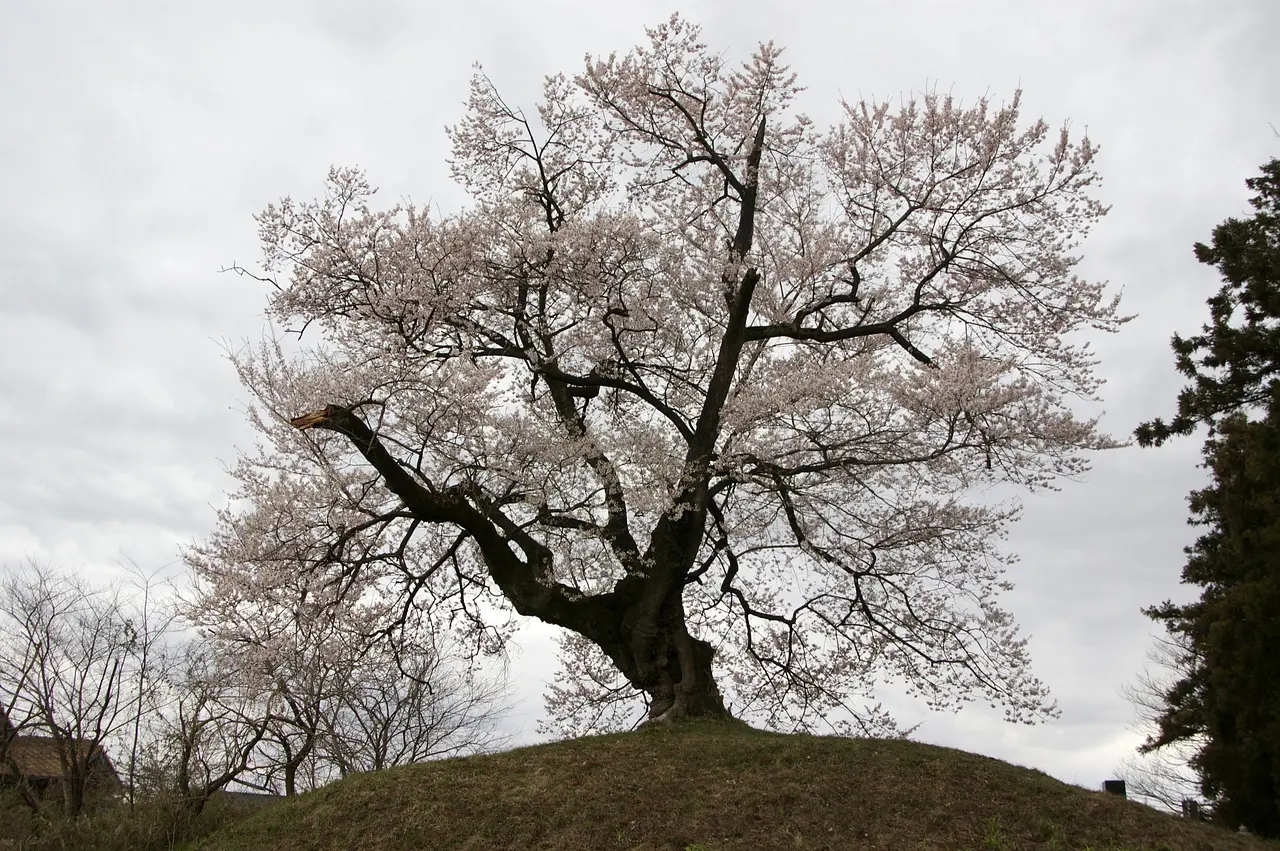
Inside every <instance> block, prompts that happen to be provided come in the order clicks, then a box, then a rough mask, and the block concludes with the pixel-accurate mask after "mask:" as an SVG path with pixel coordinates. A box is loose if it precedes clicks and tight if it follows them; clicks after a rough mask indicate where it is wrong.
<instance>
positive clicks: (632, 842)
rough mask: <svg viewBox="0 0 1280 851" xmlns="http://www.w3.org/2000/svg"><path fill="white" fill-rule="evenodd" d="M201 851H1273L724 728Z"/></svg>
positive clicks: (341, 811) (331, 797)
mask: <svg viewBox="0 0 1280 851" xmlns="http://www.w3.org/2000/svg"><path fill="white" fill-rule="evenodd" d="M191 848H192V849H198V851H249V849H254V851H259V849H263V850H264V851H265V849H281V851H339V849H342V851H346V849H361V851H409V849H414V851H418V849H421V851H445V849H449V851H490V849H493V851H498V849H512V851H516V850H517V849H518V851H534V849H547V851H611V850H612V849H616V851H731V849H741V851H771V849H779V851H781V849H788V851H804V849H809V851H815V849H832V851H835V849H840V851H845V850H846V849H864V848H865V849H873V848H877V849H921V851H926V850H927V851H933V849H937V851H943V849H945V851H964V849H973V851H986V850H987V849H989V850H990V851H996V849H1005V850H1006V851H1013V849H1046V851H1047V849H1062V851H1066V849H1071V851H1083V849H1091V851H1102V849H1115V851H1119V849H1124V851H1158V850H1159V851H1268V849H1269V851H1280V843H1276V842H1265V841H1262V840H1260V839H1257V838H1256V837H1250V836H1245V835H1241V834H1236V833H1231V832H1228V831H1226V830H1224V829H1222V828H1219V827H1214V826H1212V825H1208V824H1203V823H1196V822H1190V821H1187V820H1185V819H1181V818H1178V817H1176V816H1172V815H1166V814H1163V813H1159V812H1157V811H1155V810H1153V809H1150V808H1148V807H1145V806H1143V805H1141V804H1138V803H1135V802H1133V801H1126V800H1124V799H1121V798H1119V797H1117V796H1114V795H1107V794H1104V793H1102V792H1090V791H1087V790H1085V789H1081V788H1079V787H1076V786H1071V785H1068V784H1066V783H1062V782H1060V781H1058V780H1055V779H1053V778H1052V777H1049V776H1048V775H1046V774H1044V773H1042V772H1039V771H1033V770H1031V769H1027V768H1021V767H1019V766H1015V765H1010V764H1009V763H1006V762H1001V761H999V760H996V759H990V758H988V757H983V756H978V755H976V754H971V753H967V752H965V751H959V750H952V749H950V748H942V747H936V746H933V745H925V744H920V743H917V742H909V741H885V740H875V739H843V738H834V737H818V736H807V735H783V734H777V733H769V732H765V731H761V730H756V729H753V728H750V727H748V726H746V725H744V724H738V723H731V722H723V721H716V722H712V721H696V722H685V723H681V724H677V725H675V726H672V727H658V728H642V729H640V730H638V731H636V732H631V733H619V734H613V735H607V736H593V737H587V738H582V739H571V740H566V741H560V742H552V743H549V744H543V745H535V746H533V747H526V748H520V749H517V750H512V751H506V752H503V753H497V754H486V755H480V756H469V757H459V758H454V759H447V760H441V761H437V762H428V763H423V764H420V765H412V766H406V767H403V768H396V769H392V770H389V771H381V772H376V773H372V774H364V775H355V776H352V777H348V778H346V779H345V780H342V781H340V782H337V783H334V784H332V785H330V786H326V787H325V788H323V789H319V790H317V791H315V792H312V793H309V794H306V795H302V796H300V797H298V798H294V799H291V800H288V801H285V802H283V803H280V804H276V805H273V806H271V807H268V808H265V809H263V810H261V811H260V812H257V813H255V814H254V815H252V816H250V817H248V818H246V819H244V820H242V821H239V822H237V823H234V824H232V825H229V826H228V827H226V828H224V829H222V830H220V831H218V832H217V833H214V834H212V835H211V836H208V837H205V838H204V839H202V840H200V841H199V842H197V843H196V844H194V845H193V846H191Z"/></svg>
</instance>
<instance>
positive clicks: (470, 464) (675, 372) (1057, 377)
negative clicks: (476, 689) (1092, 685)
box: [188, 17, 1129, 734]
mask: <svg viewBox="0 0 1280 851" xmlns="http://www.w3.org/2000/svg"><path fill="white" fill-rule="evenodd" d="M648 35H649V43H648V45H647V46H642V47H638V48H636V49H634V50H632V51H630V52H629V53H628V54H627V55H625V56H622V57H619V56H617V55H616V54H611V55H610V56H609V57H608V58H605V59H601V58H592V57H588V58H587V62H586V67H585V69H584V70H583V72H582V73H581V74H579V75H577V76H576V77H574V78H572V79H569V78H566V77H565V76H563V75H557V76H551V77H548V78H547V79H546V81H545V83H544V86H543V96H542V102H541V104H540V105H539V106H538V108H537V111H536V115H529V114H526V113H525V112H523V111H522V110H520V109H517V108H515V107H513V106H511V105H509V104H508V103H507V102H506V101H505V100H503V98H502V97H501V96H500V95H499V93H498V91H497V90H496V88H495V86H494V85H493V84H492V83H491V82H490V80H489V79H488V78H487V77H486V76H485V75H484V74H483V73H482V72H480V71H477V74H476V76H475V77H474V79H473V81H472V84H471V93H470V100H469V103H468V107H467V111H466V113H465V115H464V117H463V118H462V120H461V121H460V123H458V124H457V125H456V126H454V127H452V128H451V129H450V130H449V137H450V139H451V141H452V144H453V156H452V160H451V166H452V170H453V175H454V177H455V178H456V179H457V180H459V181H460V182H461V184H462V185H463V186H464V187H465V188H466V189H467V190H468V192H469V193H470V195H471V196H472V198H473V201H474V203H473V204H472V205H471V206H470V207H469V208H468V209H465V210H464V211H462V212H459V213H456V214H453V215H447V216H445V215H433V214H432V213H431V211H430V210H429V209H427V208H421V207H415V206H413V205H412V204H403V205H398V206H395V207H393V208H391V209H386V210H376V209H374V208H373V207H371V200H370V199H371V196H372V195H373V194H374V191H375V190H373V189H372V188H371V187H370V184H369V183H368V182H367V180H366V178H365V177H364V176H363V174H362V173H360V172H358V171H355V170H345V169H335V170H333V171H331V173H330V175H329V182H328V189H327V193H326V195H325V197H324V198H323V199H320V200H317V201H313V202H305V203H302V202H296V201H294V200H292V199H290V198H285V199H283V200H282V201H281V202H280V203H278V204H274V205H271V206H269V207H267V208H266V210H265V211H264V212H263V213H262V214H261V215H260V216H259V217H258V219H257V221H258V223H259V226H260V234H261V238H262V241H263V244H264V248H265V264H264V268H265V271H264V272H262V273H261V274H258V273H250V272H248V271H247V270H244V269H239V267H237V268H238V269H239V271H241V272H244V273H246V274H254V276H255V277H259V278H262V279H263V280H265V281H269V282H270V283H271V284H272V285H273V286H274V288H275V290H274V292H273V293H272V294H271V297H270V315H271V316H272V317H273V319H275V320H278V321H281V322H283V323H285V325H286V327H287V328H289V329H290V330H293V331H296V332H297V333H298V334H299V336H300V337H301V336H303V334H304V332H306V331H311V332H312V333H313V334H314V333H315V332H318V336H319V339H318V341H317V342H316V343H315V344H314V345H310V346H309V347H303V346H302V344H301V343H299V344H298V348H297V350H286V346H285V342H286V341H282V340H280V339H278V338H277V339H271V340H268V341H266V342H264V343H263V344H262V345H261V346H259V347H246V348H245V349H244V350H242V351H239V352H233V353H232V355H231V357H232V360H233V361H234V363H235V365H236V367H237V369H238V371H239V375H240V378H241V380H242V381H243V383H244V384H245V386H246V387H248V388H249V390H250V391H251V392H252V393H253V396H254V397H255V399H256V404H255V405H254V406H253V407H252V410H251V412H250V416H251V419H252V422H253V424H254V425H255V426H256V428H257V429H258V430H259V432H260V433H261V435H262V437H263V442H262V443H261V445H260V446H259V447H258V448H257V450H255V451H254V452H253V453H248V454H245V455H244V456H243V457H242V458H241V460H240V463H239V465H238V467H237V469H236V471H235V474H236V475H237V477H238V479H239V481H240V483H241V487H240V489H239V491H238V492H237V493H236V494H235V497H236V500H237V501H238V502H237V503H236V504H233V506H232V507H230V508H228V509H227V511H226V512H224V513H223V515H222V518H221V522H220V525H219V528H218V529H217V531H216V532H215V533H214V534H213V535H212V537H211V538H210V539H209V540H208V541H207V542H205V543H203V544H201V545H199V546H196V547H193V548H192V549H191V551H190V552H189V554H188V557H189V561H190V563H191V564H192V565H193V566H194V567H195V569H196V570H197V571H198V572H199V573H200V574H201V575H202V576H203V577H204V578H205V579H206V580H207V581H209V582H210V583H211V585H212V586H213V587H217V586H218V585H219V583H220V582H225V580H224V579H223V577H224V576H233V575H239V574H240V572H241V571H242V570H243V569H244V567H245V566H251V567H252V575H253V580H252V581H253V582H255V583H258V584H261V585H266V586H270V585H272V584H274V583H283V582H287V581H288V577H289V576H290V575H291V574H294V573H297V572H298V571H300V570H301V571H305V572H306V573H307V574H308V575H310V576H314V577H320V578H322V579H323V583H322V584H324V587H326V588H331V589H332V593H331V594H330V598H331V602H332V604H333V605H346V604H349V603H351V602H352V601H358V600H366V599H377V600H381V601H384V602H394V604H395V605H394V606H388V611H387V614H388V617H389V618H390V621H389V624H394V621H395V619H396V617H397V612H405V611H409V610H410V609H415V608H427V609H431V610H433V611H436V612H438V613H439V618H440V621H441V623H443V617H444V615H445V614H447V615H448V616H449V618H450V619H451V621H455V622H454V623H453V626H452V628H453V629H454V630H456V631H459V632H461V633H464V634H466V635H468V636H471V637H472V638H474V640H475V641H476V645H475V646H476V648H477V649H478V650H487V651H490V652H492V651H496V650H497V649H500V648H501V646H502V645H503V643H504V642H505V641H506V640H507V639H508V638H509V637H510V634H511V631H512V630H513V629H514V628H515V625H516V624H518V621H517V620H516V619H515V618H513V617H511V616H510V612H511V610H514V613H515V614H517V615H521V616H525V617H533V618H538V619H540V620H541V621H544V622H546V623H549V624H553V625H555V626H558V627H561V628H563V630H565V633H564V634H565V635H566V636H568V637H567V638H566V649H567V650H568V651H569V652H567V653H566V655H565V657H564V661H565V665H566V670H565V672H564V677H563V679H562V682H561V683H560V684H558V685H557V688H558V689H559V691H557V692H553V694H552V697H551V703H550V706H551V709H552V714H553V715H555V714H556V713H560V715H561V720H566V719H568V718H569V717H570V716H573V717H575V718H582V717H586V714H589V713H593V712H595V713H596V714H597V715H598V716H599V720H598V722H593V723H597V726H600V725H604V726H607V725H608V724H611V723H615V722H613V721H610V720H608V719H607V718H606V717H605V715H604V714H601V713H600V712H599V710H600V708H601V707H602V706H605V705H606V704H608V703H609V702H610V701H615V702H616V701H618V700H625V701H627V702H629V704H630V706H632V707H638V704H639V702H640V701H639V700H637V696H639V697H641V698H642V699H643V702H644V703H645V705H646V706H647V712H646V715H647V717H648V718H649V719H650V720H652V721H670V720H673V719H677V718H681V717H686V716H724V715H727V714H729V713H728V710H727V706H726V699H725V695H726V693H727V694H728V696H729V697H730V698H732V700H731V701H730V703H731V704H732V705H734V706H735V710H734V712H735V713H736V714H738V715H743V714H745V713H762V714H763V715H764V716H765V723H766V724H768V725H770V726H775V727H776V726H780V725H784V724H790V725H791V726H793V727H796V728H804V727H805V726H806V725H808V724H810V723H811V722H812V721H813V720H815V719H817V718H819V717H822V716H824V715H825V714H826V713H828V712H830V711H832V710H834V709H837V708H839V707H844V708H845V709H846V710H848V711H849V712H850V713H851V714H852V716H853V718H854V720H855V723H856V724H859V725H861V726H860V729H861V730H862V731H864V732H869V733H880V734H892V733H893V732H894V731H895V727H894V725H893V722H892V719H890V718H888V717H887V715H885V713H883V711H881V710H880V709H879V708H878V707H872V708H870V709H868V708H866V707H865V706H864V705H863V703H864V702H870V701H869V698H870V697H871V696H872V695H873V688H874V686H875V684H876V678H877V677H878V676H882V675H889V676H892V677H896V678H898V679H900V680H902V681H904V682H905V683H907V684H908V685H909V686H910V688H911V689H912V690H913V692H914V693H917V694H922V695H923V696H924V697H925V698H926V699H927V700H928V702H929V703H930V704H931V705H932V706H934V707H936V708H948V707H958V706H959V705H960V704H963V703H965V702H968V701H972V700H975V699H983V700H986V701H988V702H990V703H992V704H993V705H996V704H999V705H1002V706H1003V707H1005V710H1006V714H1007V717H1008V718H1009V719H1010V720H1013V721H1021V722H1027V723H1032V722H1034V721H1036V720H1037V719H1043V718H1046V717H1051V716H1053V715H1054V714H1055V713H1056V707H1055V705H1054V704H1053V702H1052V701H1051V700H1050V698H1049V696H1048V694H1047V691H1046V689H1045V688H1044V687H1043V686H1042V684H1041V683H1040V682H1039V681H1038V680H1036V679H1035V678H1034V677H1033V676H1032V674H1031V673H1030V670H1029V659H1028V654H1027V651H1026V639H1025V638H1023V637H1020V636H1019V634H1018V631H1017V628H1016V626H1015V624H1014V623H1013V620H1012V618H1011V616H1010V615H1009V614H1008V613H1007V612H1005V611H1004V610H1002V609H1001V608H1000V607H999V606H998V603H997V596H998V592H999V591H1000V590H1003V589H1008V588H1009V587H1010V586H1009V585H1008V584H1007V583H1005V582H1003V581H1002V579H1001V577H1002V574H1003V569H1004V566H1005V565H1007V564H1008V563H1010V562H1011V561H1012V560H1013V556H1012V555H1010V554H1007V553H1003V552H1002V551H1001V550H1000V548H999V546H998V545H999V541H1000V539H1001V538H1002V536H1003V535H1004V532H1005V529H1006V527H1007V524H1008V523H1009V522H1010V521H1012V520H1013V519H1014V518H1015V517H1016V514H1017V511H1018V508H1017V506H1016V505H1008V504H1005V505H997V506H986V505H980V504H973V503H972V502H970V501H968V500H966V499H965V497H966V496H968V495H969V494H971V493H972V492H973V490H974V489H976V488H977V487H979V486H983V485H986V484H990V483H995V482H1009V483H1016V484H1018V485H1022V486H1025V487H1027V488H1030V489H1036V488H1042V487H1048V488H1052V487H1053V484H1052V483H1053V481H1054V480H1055V479H1056V478H1057V477H1060V476H1072V475H1075V474H1079V473H1081V472H1082V471H1084V470H1086V469H1087V462H1086V460H1085V458H1084V457H1083V454H1084V452H1086V451H1087V450H1097V449H1106V448H1111V447H1115V446H1118V445H1121V444H1118V443H1116V442H1115V441H1113V440H1111V439H1110V438H1108V437H1106V436H1104V435H1101V434H1100V433H1099V432H1098V431H1097V428H1096V425H1097V420H1096V419H1089V420H1082V419H1079V418H1077V416H1076V415H1075V414H1074V413H1073V412H1072V410H1071V409H1070V408H1069V407H1068V402H1069V401H1070V400H1071V399H1072V398H1073V397H1074V398H1076V399H1083V400H1094V399H1096V391H1097V389H1098V387H1099V385H1100V384H1101V382H1100V380H1099V379H1097V378H1096V377H1095V376H1094V374H1093V367H1094V366H1095V364H1096V361H1095V360H1094V359H1093V358H1092V356H1091V354H1090V352H1089V349H1088V346H1087V344H1078V343H1077V342H1068V340H1067V338H1068V336H1069V335H1071V334H1072V333H1073V332H1077V331H1082V330H1085V329H1086V328H1088V329H1094V330H1097V331H1106V332H1111V331H1116V330H1118V328H1119V326H1120V325H1121V324H1122V323H1124V322H1125V321H1127V319H1128V318H1129V317H1124V316H1120V315H1119V314H1118V313H1117V309H1118V302H1119V298H1118V296H1114V297H1108V296H1106V295H1105V294H1104V286H1103V285H1102V284H1100V283H1093V282H1089V281H1085V280H1081V279H1080V278H1079V277H1077V276H1076V275H1074V274H1073V267H1074V266H1075V264H1076V262H1077V259H1078V258H1077V257H1076V256H1074V255H1073V254H1072V253H1071V252H1072V251H1073V249H1074V248H1075V247H1076V246H1077V245H1078V244H1079V242H1080V240H1081V239H1082V238H1083V237H1084V236H1085V234H1086V233H1087V232H1088V230H1089V228H1090V226H1091V225H1092V224H1093V223H1094V222H1095V221H1096V220H1097V219H1098V218H1099V217H1100V216H1102V215H1103V214H1104V213H1105V212H1106V210H1105V208H1104V207H1103V206H1102V205H1101V204H1100V203H1099V202H1098V201H1097V200H1095V199H1094V198H1093V197H1091V194H1090V193H1091V190H1092V188H1093V187H1094V186H1095V184H1096V183H1097V176H1096V174H1095V172H1094V170H1093V160H1094V155H1095V151H1096V147H1095V146H1093V145H1091V144H1090V142H1089V140H1088V139H1087V138H1085V139H1081V140H1079V141H1076V142H1072V141H1071V139H1070V138H1069V133H1068V130H1067V128H1065V127H1064V128H1063V130H1062V132H1061V133H1060V134H1059V135H1058V136H1057V137H1056V138H1053V139H1049V138H1048V135H1049V132H1048V127H1047V125H1046V124H1045V123H1044V122H1043V121H1037V122H1035V123H1033V124H1031V125H1030V126H1029V127H1025V128H1020V127H1019V102H1020V98H1019V96H1018V95H1015V97H1014V98H1013V100H1012V102H1011V103H1009V104H1007V105H1004V106H1000V107H999V108H996V107H995V106H992V104H991V103H990V102H989V101H988V100H987V99H985V98H984V99H982V100H979V101H978V102H977V103H976V104H975V105H973V106H970V107H963V106H961V105H960V104H959V103H957V102H955V101H954V100H953V99H952V98H951V97H949V96H941V95H938V94H936V93H926V94H924V95H923V96H921V97H920V98H919V99H911V100H907V101H906V102H904V103H901V104H900V105H899V106H898V107H897V108H894V107H893V106H892V105H891V104H890V103H889V102H860V103H847V102H842V103H841V107H842V115H841V118H840V120H839V122H838V123H837V124H836V125H835V126H834V127H832V128H830V129H829V130H827V131H825V132H822V131H819V130H817V129H815V127H814V125H813V123H812V122H811V121H810V120H809V119H808V118H806V117H805V116H803V115H800V114H798V113H797V111H796V108H795V98H796V96H797V95H798V93H799V92H800V91H801V89H800V87H799V86H798V85H797V84H796V77H795V75H793V74H792V73H790V72H789V70H788V68H787V67H786V66H785V65H784V64H783V63H782V51H781V50H780V49H779V48H777V47H775V46H774V45H773V44H772V43H768V44H762V45H760V46H759V48H758V49H757V50H756V51H755V53H754V54H753V55H752V56H751V58H750V59H749V60H748V61H746V62H745V63H744V64H743V65H741V66H740V67H736V68H735V67H731V66H730V65H728V64H727V63H726V61H725V60H724V59H723V58H722V57H721V55H720V54H718V53H715V52H712V51H710V50H709V49H708V48H707V47H706V46H705V45H704V44H703V43H701V42H700V40H699V29H698V28H697V27H695V26H692V25H690V24H689V23H687V22H685V21H683V20H681V19H680V18H678V17H672V18H671V20H670V21H669V22H667V23H664V24H662V25H660V26H658V27H656V28H654V29H652V30H650V31H649V33H648ZM308 339H312V338H310V337H308ZM493 604H496V608H497V609H498V610H499V613H501V611H503V610H505V612H506V613H507V614H508V617H507V618H506V619H505V620H504V619H503V618H502V617H501V615H500V614H499V616H498V617H493V616H492V615H493V614H494V613H493V612H492V611H490V609H489V607H490V606H491V605H493ZM722 689H723V690H722ZM855 696H860V697H863V698H868V700H866V701H856V700H854V699H853V698H854V697H855ZM584 713H585V714H584ZM841 723H843V726H842V727H840V728H839V729H841V730H848V729H852V728H851V727H850V726H849V724H848V723H846V722H841Z"/></svg>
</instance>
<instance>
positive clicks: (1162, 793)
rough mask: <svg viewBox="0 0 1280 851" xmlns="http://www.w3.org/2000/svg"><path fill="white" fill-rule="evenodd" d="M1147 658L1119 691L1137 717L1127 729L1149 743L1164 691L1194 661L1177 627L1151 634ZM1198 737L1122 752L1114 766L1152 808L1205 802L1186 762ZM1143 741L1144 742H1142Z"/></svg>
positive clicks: (1173, 809)
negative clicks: (1175, 630)
mask: <svg viewBox="0 0 1280 851" xmlns="http://www.w3.org/2000/svg"><path fill="white" fill-rule="evenodd" d="M1155 642H1156V643H1155V646H1154V647H1153V648H1152V649H1151V650H1149V651H1148V653H1147V658H1148V660H1149V661H1150V662H1151V663H1152V664H1153V665H1155V666H1156V668H1155V669H1154V670H1152V668H1150V667H1148V668H1147V669H1145V670H1144V671H1143V672H1142V674H1141V675H1139V677H1138V680H1137V684H1136V685H1132V686H1125V687H1124V688H1123V692H1124V695H1125V697H1126V698H1128V700H1129V702H1130V703H1131V704H1133V706H1134V709H1135V711H1136V717H1135V721H1134V724H1133V726H1132V729H1133V730H1134V732H1137V733H1141V734H1143V735H1145V736H1146V737H1147V745H1150V744H1151V743H1152V742H1153V740H1154V737H1155V734H1156V732H1157V731H1158V729H1159V725H1158V723H1157V719H1158V718H1159V717H1160V716H1161V714H1162V713H1163V712H1164V710H1165V707H1166V701H1165V695H1166V694H1167V692H1168V691H1169V689H1170V688H1171V687H1172V686H1173V684H1174V683H1175V682H1177V681H1178V680H1179V679H1181V678H1182V677H1183V676H1184V675H1185V674H1186V673H1187V672H1188V671H1189V670H1190V668H1191V666H1192V665H1194V664H1195V661H1196V660H1195V654H1194V653H1193V651H1192V649H1191V646H1190V641H1189V639H1188V638H1187V637H1186V636H1185V635H1184V634H1182V633H1163V634H1161V635H1158V636H1156V638H1155ZM1202 744H1203V742H1201V741H1200V740H1198V739H1197V740H1186V741H1179V742H1175V743H1173V744H1170V745H1165V746H1163V747H1160V748H1157V749H1154V750H1151V751H1148V752H1145V753H1144V752H1142V749H1140V750H1139V753H1137V754H1135V755H1133V756H1130V757H1126V758H1125V759H1124V760H1123V761H1122V762H1121V764H1120V766H1119V767H1118V768H1117V769H1116V770H1115V772H1114V773H1115V775H1116V776H1117V777H1119V778H1121V779H1123V780H1124V781H1125V785H1126V787H1127V789H1128V792H1129V794H1130V796H1131V797H1133V798H1136V799H1138V800H1143V801H1145V802H1146V803H1148V804H1150V805H1151V806H1153V807H1156V808H1157V809H1162V810H1166V811H1168V812H1171V813H1176V814H1180V813H1182V812H1183V802H1184V801H1193V802H1195V803H1196V804H1197V806H1199V807H1201V808H1206V809H1207V807H1206V805H1205V803H1204V801H1203V798H1202V796H1201V795H1200V778H1199V776H1198V775H1197V774H1196V772H1195V771H1194V769H1192V768H1191V757H1192V756H1193V755H1194V754H1195V753H1196V751H1197V750H1199V748H1200V747H1201V745H1202ZM1144 747H1145V746H1144Z"/></svg>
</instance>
